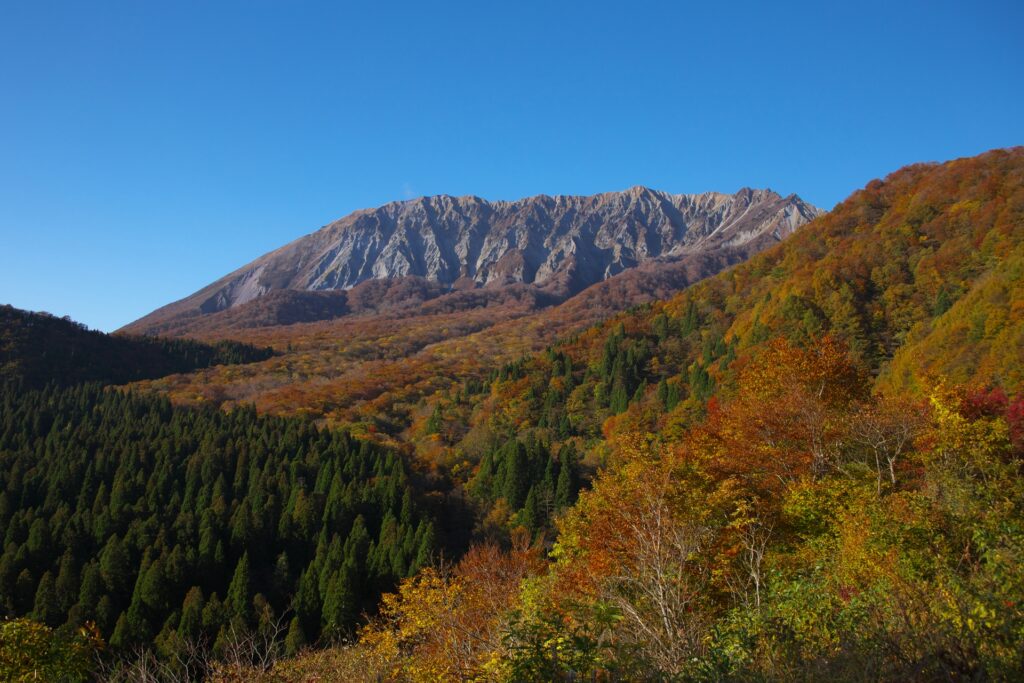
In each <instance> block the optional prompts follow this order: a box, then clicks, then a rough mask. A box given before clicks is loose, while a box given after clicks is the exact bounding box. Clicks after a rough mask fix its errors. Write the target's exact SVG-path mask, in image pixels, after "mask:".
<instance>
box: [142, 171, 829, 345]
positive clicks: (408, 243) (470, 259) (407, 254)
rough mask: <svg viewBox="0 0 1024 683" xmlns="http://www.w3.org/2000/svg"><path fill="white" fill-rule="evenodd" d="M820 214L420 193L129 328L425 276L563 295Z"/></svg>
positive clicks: (705, 200) (740, 204) (744, 248)
mask: <svg viewBox="0 0 1024 683" xmlns="http://www.w3.org/2000/svg"><path fill="white" fill-rule="evenodd" d="M820 213H821V212H820V211H819V210H818V209H816V208H815V207H813V206H811V205H809V204H807V203H806V202H804V201H802V200H801V199H800V198H799V197H797V196H796V195H790V196H788V197H781V196H779V195H778V194H776V193H775V192H772V191H770V190H752V189H742V190H740V191H739V192H737V193H735V194H731V195H730V194H721V193H717V192H706V193H703V194H668V193H665V192H658V191H655V190H651V189H648V188H645V187H634V188H631V189H629V190H626V191H624V192H608V193H604V194H598V195H592V196H585V197H581V196H564V195H559V196H554V197H551V196H546V195H540V196H536V197H530V198H527V199H522V200H518V201H513V202H506V201H495V202H490V201H486V200H483V199H480V198H479V197H451V196H447V195H440V196H435V197H421V198H419V199H413V200H408V201H402V202H392V203H390V204H386V205H384V206H382V207H380V208H376V209H367V210H362V211H357V212H355V213H352V214H350V215H348V216H346V217H345V218H342V219H341V220H339V221H336V222H334V223H331V224H330V225H327V226H325V227H323V228H321V229H320V230H318V231H316V232H314V233H312V234H310V235H307V236H305V237H302V238H300V239H298V240H296V241H294V242H292V243H290V244H288V245H286V246H284V247H282V248H280V249H278V250H276V251H273V252H271V253H269V254H266V255H265V256H262V257H260V258H259V259H257V260H256V261H253V262H252V263H250V264H248V265H246V266H244V267H242V268H240V269H238V270H237V271H235V272H233V273H231V274H229V275H227V276H225V277H223V278H221V279H220V280H218V281H217V282H214V283H213V284H211V285H209V286H207V287H205V288H203V289H202V290H200V291H199V292H197V293H195V294H193V295H192V296H190V297H187V298H185V299H182V300H181V301H178V302H175V303H173V304H170V305H169V306H165V307H164V308H162V309H159V310H157V311H154V312H153V313H151V314H150V315H148V316H146V317H145V318H142V319H141V320H139V321H136V322H135V323H132V324H131V325H129V326H128V328H126V329H130V330H132V331H136V332H151V331H156V330H159V329H162V328H163V329H165V328H166V326H167V323H168V322H169V321H173V320H182V319H194V318H196V317H201V316H204V315H210V314H215V313H218V312H221V311H226V310H229V309H233V308H236V307H239V306H242V305H244V304H247V303H249V302H252V301H254V300H257V299H259V298H261V297H265V296H266V295H267V294H268V293H271V292H275V291H280V290H286V291H301V292H310V291H313V292H315V291H325V290H328V291H329V290H350V289H352V288H354V287H356V286H357V285H360V284H361V283H364V282H367V281H373V280H395V279H402V280H406V281H408V280H409V279H410V278H411V279H413V280H420V279H422V280H426V281H428V282H430V283H436V285H437V286H439V287H440V288H441V289H442V290H454V289H458V290H465V289H467V288H472V287H496V286H503V285H511V284H528V285H532V286H534V287H536V288H539V289H541V290H542V291H544V292H545V293H546V294H548V295H550V296H555V297H558V298H565V297H568V296H571V295H573V294H575V293H577V292H580V291H582V290H583V289H585V288H586V287H588V286H590V285H593V284H595V283H598V282H601V281H603V280H606V279H608V278H612V277H614V276H616V275H618V274H620V273H623V272H625V271H628V270H631V269H633V268H636V267H637V266H640V265H647V266H648V267H652V266H656V265H657V264H659V263H664V264H670V263H673V262H677V261H680V260H683V259H687V258H690V257H693V256H694V255H699V254H702V253H711V252H730V251H731V252H735V253H738V254H743V255H746V253H747V252H749V251H755V250H758V249H759V248H760V247H761V246H763V245H764V244H766V243H770V242H774V241H778V240H780V239H782V238H783V237H785V236H786V235H788V234H790V233H791V232H793V231H794V230H795V229H797V228H798V227H799V226H801V225H803V224H804V223H806V222H808V221H810V220H812V219H813V218H815V217H816V216H818V215H819V214H820ZM289 300H290V299H289ZM317 310H319V308H318V309H317ZM324 310H325V311H336V310H340V308H339V307H334V308H332V307H326V308H324Z"/></svg>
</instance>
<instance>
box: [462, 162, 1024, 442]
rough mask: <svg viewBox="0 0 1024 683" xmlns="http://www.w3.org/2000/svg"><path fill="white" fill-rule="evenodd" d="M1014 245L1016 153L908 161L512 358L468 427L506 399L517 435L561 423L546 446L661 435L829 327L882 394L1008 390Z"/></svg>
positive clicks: (1017, 299)
mask: <svg viewBox="0 0 1024 683" xmlns="http://www.w3.org/2000/svg"><path fill="white" fill-rule="evenodd" d="M1022 250H1024V148H1013V149H1008V150H995V151H992V152H989V153H986V154H983V155H980V156H978V157H973V158H968V159H958V160H955V161H951V162H947V163H943V164H917V165H914V166H909V167H906V168H903V169H901V170H899V171H897V172H895V173H893V174H891V175H890V176H888V177H887V178H886V179H885V180H882V181H879V180H876V181H872V182H871V183H869V184H868V185H867V187H865V188H864V189H863V190H860V191H858V192H856V193H854V194H853V195H852V196H851V197H850V198H849V199H847V200H845V201H844V202H842V203H841V204H839V205H838V206H837V207H836V208H835V209H834V210H833V211H832V212H831V213H829V214H828V215H826V216H823V217H821V218H819V219H818V220H816V221H814V222H813V223H811V224H810V225H808V226H807V227H806V228H804V229H802V230H800V231H799V232H798V233H797V234H795V235H793V236H792V237H791V238H790V239H788V240H786V241H785V242H783V243H781V244H779V245H777V246H775V247H773V248H771V249H769V250H766V251H765V252H762V253H761V254H759V255H757V256H755V257H753V258H752V259H751V260H749V261H748V262H746V263H743V264H740V265H738V266H736V267H735V268H732V269H730V270H728V271H726V272H723V273H721V274H719V275H716V276H714V277H711V278H708V279H705V280H703V281H701V282H699V283H697V284H695V285H693V286H692V287H689V288H688V289H686V290H685V291H683V292H681V293H679V294H678V295H676V296H674V297H673V298H672V299H670V300H668V301H666V302H664V303H662V302H659V303H655V304H653V305H652V306H650V307H645V308H643V309H641V310H639V311H634V312H630V313H626V314H623V315H620V316H617V317H615V318H612V319H611V320H609V321H608V322H606V323H604V324H603V325H601V326H598V327H596V328H594V329H592V330H589V331H588V332H587V333H586V334H584V335H582V336H580V337H579V338H578V339H574V340H568V341H566V342H565V343H562V344H559V345H557V346H556V347H555V348H554V350H553V351H552V352H551V353H547V354H540V355H536V356H534V357H532V358H530V359H528V360H526V361H523V362H521V363H518V364H517V365H516V366H515V371H514V372H511V371H510V372H511V374H509V373H506V374H509V377H510V380H509V381H507V382H499V383H497V384H496V385H495V386H493V387H492V391H491V392H490V395H489V396H487V397H486V398H485V399H484V400H483V402H481V403H480V404H479V405H478V406H476V408H475V415H474V416H473V417H472V418H471V419H470V420H469V421H468V423H469V425H470V428H471V429H483V427H484V425H488V424H492V421H491V418H490V416H491V415H492V414H493V413H494V412H495V411H503V412H504V413H505V414H506V415H507V414H508V411H509V407H513V406H514V407H515V411H514V413H513V414H512V415H511V416H510V417H509V419H510V420H511V422H512V423H514V424H516V425H517V429H518V430H520V431H529V430H531V429H534V428H537V427H538V426H543V425H564V426H566V427H565V429H563V430H562V431H563V434H562V435H561V436H560V437H559V436H558V434H557V430H556V431H555V432H552V431H551V430H549V429H544V430H542V431H543V433H544V435H545V436H546V437H557V438H565V437H568V436H580V437H584V438H586V439H597V438H600V437H602V436H606V435H608V434H609V433H613V432H615V431H616V430H617V429H619V427H617V426H616V425H621V428H622V429H636V428H643V429H647V430H651V431H662V430H664V429H666V428H669V427H670V426H671V425H673V424H675V425H677V426H678V425H685V424H687V423H688V422H689V421H690V420H692V419H693V417H694V415H699V414H700V413H701V412H702V411H703V409H704V404H705V403H706V401H707V400H708V398H709V397H710V396H712V395H714V394H716V393H718V394H723V393H724V394H725V395H728V393H729V392H730V391H731V390H732V386H733V382H734V379H735V375H736V372H737V371H738V370H739V369H740V368H742V367H743V366H744V365H745V364H747V363H749V362H750V360H751V359H752V358H756V357H757V356H758V354H760V353H761V352H762V350H763V349H764V347H765V346H766V344H767V342H769V341H770V340H772V339H779V338H782V339H786V340H788V341H789V342H791V343H794V344H797V345H804V344H807V343H809V342H810V341H811V340H813V339H817V338H820V337H821V336H822V335H826V334H828V335H831V336H833V337H834V338H836V339H838V340H840V341H841V342H843V343H844V344H846V345H848V346H849V349H850V353H851V356H852V358H853V359H854V360H855V362H856V363H857V364H858V366H859V367H860V368H861V369H862V370H863V371H864V372H866V373H867V374H868V375H869V376H872V377H874V383H875V386H876V387H877V388H879V389H881V390H884V391H887V392H892V393H897V392H903V391H907V390H910V391H919V390H921V389H924V388H927V387H928V386H931V385H933V384H934V383H935V382H937V381H939V380H940V379H943V378H945V379H948V380H949V381H953V382H956V383H958V384H964V385H979V384H980V385H995V386H999V387H1001V388H1002V389H1003V390H1004V391H1005V392H1007V393H1008V394H1015V393H1020V392H1022V391H1024V376H1022V375H1021V371H1020V368H1021V367H1022V366H1024V290H1022V288H1021V276H1022V272H1024V271H1022V255H1024V251H1022ZM566 367H569V368H572V373H573V374H572V379H571V380H570V379H566V378H565V377H564V375H565V369H566ZM442 412H444V410H443V409H442ZM453 414H454V410H453ZM460 414H464V409H463V411H462V413H460ZM608 418H614V419H613V420H612V421H611V422H608V421H607V420H608ZM463 433H464V432H463ZM454 434H455V436H454V437H453V439H452V442H451V443H452V446H453V448H455V449H456V450H458V449H459V448H460V444H459V442H460V438H461V437H459V436H458V434H459V431H458V430H456V432H455V433H454Z"/></svg>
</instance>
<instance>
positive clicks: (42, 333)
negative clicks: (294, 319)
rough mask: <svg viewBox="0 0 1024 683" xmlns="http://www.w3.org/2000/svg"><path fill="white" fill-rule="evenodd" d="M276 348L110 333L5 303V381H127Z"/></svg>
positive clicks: (0, 338) (1, 341)
mask: <svg viewBox="0 0 1024 683" xmlns="http://www.w3.org/2000/svg"><path fill="white" fill-rule="evenodd" d="M271 355H273V353H272V351H271V350H270V349H269V348H261V349H258V348H255V347H252V346H250V345H248V344H243V343H239V342H233V341H229V340H221V341H217V342H213V343H211V344H203V343H200V342H196V341H193V340H190V339H163V338H157V337H142V336H124V335H108V334H103V333H102V332H97V331H94V330H89V329H87V328H85V327H83V326H82V325H79V324H78V323H75V322H73V321H71V320H68V319H66V318H57V317H54V316H51V315H48V314H45V313H32V312H29V311H22V310H19V309H17V308H14V307H13V306H7V305H4V306H0V383H4V382H21V383H24V385H25V386H29V387H36V388H39V387H42V386H44V385H46V384H47V383H50V382H54V383H57V384H63V385H71V384H76V383H80V382H105V383H110V384H125V383H127V382H133V381H136V380H140V379H149V378H154V377H162V376H164V375H169V374H172V373H179V372H190V371H192V370H195V369H197V368H205V367H210V366H213V365H221V364H233V363H249V362H253V361H257V360H266V359H267V358H269V357H270V356H271Z"/></svg>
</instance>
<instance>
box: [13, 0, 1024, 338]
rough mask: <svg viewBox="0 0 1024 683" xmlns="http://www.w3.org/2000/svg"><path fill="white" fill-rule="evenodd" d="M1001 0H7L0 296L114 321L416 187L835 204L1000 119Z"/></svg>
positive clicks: (1022, 46)
mask: <svg viewBox="0 0 1024 683" xmlns="http://www.w3.org/2000/svg"><path fill="white" fill-rule="evenodd" d="M1022 5H1024V3H1021V2H1019V1H1008V0H1003V1H986V0H973V1H972V0H964V1H962V2H943V1H941V0H929V1H927V2H910V1H894V0H887V1H885V2H865V1H857V2H848V3H839V2H806V3H786V2H729V3H726V2H707V3H701V4H697V3H685V2H663V3H650V2H636V1H634V2H615V3H611V2H609V3H605V2H598V1H593V0H592V1H589V2H579V3H570V2H553V1H551V0H548V1H547V2H526V1H520V0H517V1H515V2H512V1H508V2H485V1H482V0H476V1H475V2H466V3H454V2H448V3H431V2H426V1H422V2H415V3H408V4H405V3H401V4H400V3H387V2H360V3H355V2H348V3H343V2H323V3H320V2H303V1H300V0H296V1H294V2H286V1H284V0H276V1H274V2H267V1H259V0H245V1H242V2H214V1H208V2H194V3H189V2H156V1H152V2H150V1H139V0H131V1H125V2H113V1H111V2H106V1H104V2H79V1H77V0H76V1H74V2H65V3H59V2H48V1H47V0H31V1H28V2H15V1H13V0H8V1H3V2H0V303H12V304H14V305H16V306H19V307H23V308H29V309H35V310H47V311H50V312H52V313H55V314H58V315H65V314H70V315H71V316H72V317H74V318H76V319H78V320H80V321H82V322H84V323H86V324H88V325H90V326H92V327H97V328H100V329H105V330H110V329H114V328H116V327H119V326H120V325H122V324H125V323H127V322H129V321H131V320H133V319H135V318H137V317H139V316H141V315H143V314H145V313H147V312H149V311H150V310H152V309H154V308H156V307H157V306H160V305H162V304H164V303H168V302H170V301H172V300H174V299H178V298H180V297H182V296H185V295H188V294H190V293H191V292H193V291H195V290H196V289H198V288H199V287H201V286H203V285H205V284H207V283H209V282H210V281H212V280H214V279H216V278H217V277H219V276H221V275H223V274H225V273H227V272H228V271H230V270H233V269H234V268H236V267H238V266H240V265H242V264H244V263H246V262H247V261H249V260H251V259H253V258H255V257H257V256H259V255H260V254H262V253H264V252H266V251H268V250H270V249H272V248H275V247H277V246H279V245H281V244H283V243H285V242H287V241H290V240H292V239H294V238H296V237H298V236H300V235H303V234H306V233H308V232H311V231H312V230H314V229H316V228H317V227H319V226H320V225H323V224H325V223H327V222H329V221H331V220H333V219H336V218H338V217H340V216H342V215H344V214H346V213H348V212H350V211H352V210H353V209H356V208H361V207H367V206H375V205H379V204H382V203H384V202H387V201H390V200H394V199H402V198H404V197H408V196H416V195H421V194H440V193H447V194H476V195H480V196H482V197H486V198H490V199H514V198H518V197H522V196H526V195H531V194H537V193H548V194H556V193H566V194H569V193H585V194H589V193H594V192H600V191H607V190H615V189H623V188H626V187H628V186H631V185H635V184H644V185H649V186H652V187H655V188H658V189H662V190H667V191H671V192H699V191H704V190H720V191H728V192H731V191H735V190H736V189H738V188H739V187H742V186H745V185H748V186H755V187H771V188H772V189H775V190H777V191H779V192H782V193H789V192H795V193H797V194H799V195H801V196H802V197H804V198H805V199H807V200H809V201H811V202H813V203H815V204H817V205H819V206H822V207H825V208H831V207H832V206H834V205H835V203H836V202H838V201H839V200H841V199H842V198H844V197H845V196H846V195H848V194H849V193H850V192H851V191H852V190H854V189H856V188H858V187H861V186H863V185H864V184H865V183H866V182H867V181H868V180H870V179H872V178H875V177H880V176H883V175H885V174H886V173H888V172H890V171H892V170H894V169H896V168H898V167H899V166H902V165H904V164H907V163H910V162H915V161H925V160H944V159H949V158H953V157H958V156H966V155H972V154H976V153H979V152H981V151H984V150H986V149H990V148H993V147H1004V146H1010V145H1015V144H1022V143H1024V38H1022V33H1021V29H1022V27H1024V7H1022ZM726 7H728V9H726Z"/></svg>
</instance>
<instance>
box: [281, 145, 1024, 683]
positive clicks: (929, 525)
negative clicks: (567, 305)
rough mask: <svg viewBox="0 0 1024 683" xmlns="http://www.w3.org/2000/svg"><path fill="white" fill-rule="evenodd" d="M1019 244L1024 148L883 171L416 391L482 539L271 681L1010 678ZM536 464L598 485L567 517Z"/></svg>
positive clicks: (1019, 401) (422, 451) (1015, 586)
mask: <svg viewBox="0 0 1024 683" xmlns="http://www.w3.org/2000/svg"><path fill="white" fill-rule="evenodd" d="M1022 238H1024V150H1022V149H1019V148H1018V149H1012V150H999V151H994V152H990V153H988V154H985V155H982V156H979V157H976V158H972V159H961V160H957V161H953V162H949V163H945V164H920V165H915V166H911V167H907V168H904V169H901V170H900V171H897V172H896V173H894V174H892V175H890V176H889V177H887V178H886V179H884V180H881V181H874V182H872V183H870V184H869V185H868V186H867V187H866V188H864V189H863V190H861V191H858V192H857V193H855V194H854V195H852V196H851V197H850V198H849V199H848V200H846V201H845V202H843V203H841V204H840V205H839V206H837V207H836V208H835V209H834V210H833V211H832V212H831V213H829V214H828V215H826V216H824V217H822V218H819V219H817V220H816V221H814V222H813V223H811V224H810V225H808V226H807V227H806V228H804V229H802V230H800V231H798V232H797V233H796V234H794V235H793V236H792V237H790V238H788V239H787V240H785V241H784V242H783V243H782V244H780V245H778V246H776V247H774V248H772V249H769V250H767V251H765V252H764V253H762V254H760V255H757V256H755V257H753V258H752V259H750V260H749V261H748V262H746V263H744V264H741V265H738V266H736V267H734V268H732V269H730V270H729V271H726V272H724V273H722V274H720V275H718V276H715V277H712V278H709V279H707V280H704V281H702V282H700V283H697V284H695V285H693V286H691V287H689V288H688V289H686V290H685V291H683V292H682V293H680V294H678V295H677V296H675V297H673V298H671V299H669V300H668V301H665V302H659V303H653V304H650V305H645V306H642V307H640V308H639V309H636V310H633V311H630V312H627V313H625V314H623V315H619V316H615V317H612V318H611V319H610V320H608V321H607V322H606V323H603V324H601V325H597V326H596V327H593V328H591V329H589V330H587V331H585V332H583V333H581V334H578V335H574V336H572V337H570V338H567V339H564V340H562V341H560V342H559V343H556V344H553V345H551V347H550V348H548V349H547V350H546V351H544V352H541V353H538V354H533V355H529V356H526V357H524V358H522V359H519V360H517V361H515V362H512V363H509V364H507V365H505V366H503V367H501V368H499V369H497V370H495V371H494V372H492V374H491V375H490V376H489V377H488V378H487V380H486V381H485V382H483V383H482V386H475V385H471V383H468V382H467V384H466V386H464V387H463V388H462V389H460V390H458V391H454V392H441V393H440V394H439V395H436V396H434V397H433V398H432V400H431V401H430V402H429V409H428V410H427V411H425V413H426V415H427V418H426V420H425V421H424V423H423V425H422V428H421V433H422V443H423V444H427V445H425V446H423V445H421V446H420V447H418V450H417V453H418V454H419V455H420V457H426V458H428V459H430V460H431V461H433V462H437V463H441V466H442V467H444V468H447V469H448V470H449V471H451V472H453V473H455V476H456V477H459V478H461V479H463V480H464V481H466V482H467V483H466V491H467V495H468V496H469V497H470V499H474V500H476V502H477V505H478V506H479V510H480V511H479V513H478V528H477V533H478V535H479V538H481V539H482V540H481V542H480V543H479V544H478V545H476V546H474V548H472V549H471V550H470V551H469V553H468V554H467V555H466V556H465V557H464V558H463V559H462V560H461V561H460V562H458V563H457V564H455V565H453V566H442V567H440V568H435V567H432V568H429V569H426V570H424V571H422V572H421V573H420V574H418V575H417V576H416V577H414V578H412V579H407V580H405V581H403V582H402V584H401V586H400V589H399V591H398V592H396V593H395V594H393V595H391V596H386V597H385V599H384V601H383V602H382V606H381V610H380V612H379V613H378V614H377V615H376V616H375V617H374V618H372V619H371V620H370V621H369V622H368V623H367V625H365V626H364V627H363V628H362V629H361V631H360V636H359V640H358V642H357V644H355V645H353V646H348V647H344V648H335V649H333V650H328V651H326V652H324V651H318V652H316V653H310V654H307V655H306V656H304V657H300V658H298V659H292V660H288V661H285V662H282V663H281V664H279V665H278V666H277V667H275V668H274V669H273V670H272V673H273V675H274V676H277V677H278V680H303V677H304V676H309V675H312V674H313V673H315V672H316V671H334V672H342V673H338V675H339V680H344V679H345V678H346V677H351V678H352V679H354V680H359V679H360V678H362V679H366V680H373V679H374V678H384V679H396V680H439V679H452V680H457V679H471V678H474V677H475V678H482V679H488V680H575V679H579V678H581V677H593V678H596V679H598V680H648V679H656V680H660V679H679V680H723V679H724V680H794V679H798V680H820V679H823V678H827V677H832V678H838V679H840V680H906V679H916V680H959V679H965V678H975V679H985V678H992V679H1002V680H1013V679H1016V678H1018V677H1019V676H1020V675H1021V674H1022V673H1024V661H1022V659H1021V652H1022V651H1024V650H1022V648H1021V643H1022V642H1024V607H1022V599H1024V585H1022V583H1021V580H1020V576H1021V575H1020V572H1019V566H1020V562H1021V559H1022V556H1021V553H1022V550H1024V547H1022V543H1024V535H1022V531H1024V529H1022V522H1024V516H1022V508H1021V505H1022V503H1024V498H1022V493H1024V489H1022V488H1021V479H1020V466H1021V457H1022V455H1024V398H1022V392H1024V386H1022V383H1021V379H1022V378H1021V375H1020V368H1021V367H1022V361H1024V343H1022V342H1024V336H1022V335H1024V326H1022V320H1024V318H1022V313H1024V299H1022V297H1021V290H1020V275H1021V270H1020V268H1021V257H1022V255H1024V251H1022V249H1024V242H1022ZM532 444H541V446H534V445H532ZM537 448H542V449H543V450H544V451H546V452H547V453H550V454H551V456H552V457H551V458H550V459H548V461H547V462H551V461H553V460H561V459H562V457H563V454H565V453H566V452H567V453H568V456H567V457H566V460H567V461H569V462H572V461H577V462H579V463H580V468H579V470H578V472H580V473H581V475H582V476H583V477H584V478H588V477H589V473H591V472H595V471H596V472H597V474H596V476H593V478H591V479H590V480H589V483H588V484H586V485H585V486H584V488H585V489H586V490H584V491H583V492H582V493H581V494H579V500H578V502H577V503H576V504H575V505H573V506H571V507H569V508H567V509H561V508H560V507H559V505H558V502H557V501H558V493H557V490H558V486H557V483H556V485H555V486H552V484H551V482H552V477H551V476H550V474H549V473H548V472H547V471H545V468H544V466H543V463H544V462H545V460H544V458H542V457H541V458H537V457H536V456H531V455H530V454H531V453H533V452H536V451H535V449H537ZM570 483H571V482H570ZM502 548H503V549H504V550H501V549H502ZM494 554H497V555H498V557H500V558H501V559H500V560H499V559H497V558H495V557H492V555H494ZM491 568H494V569H491Z"/></svg>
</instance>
